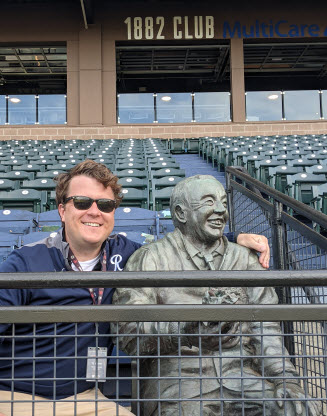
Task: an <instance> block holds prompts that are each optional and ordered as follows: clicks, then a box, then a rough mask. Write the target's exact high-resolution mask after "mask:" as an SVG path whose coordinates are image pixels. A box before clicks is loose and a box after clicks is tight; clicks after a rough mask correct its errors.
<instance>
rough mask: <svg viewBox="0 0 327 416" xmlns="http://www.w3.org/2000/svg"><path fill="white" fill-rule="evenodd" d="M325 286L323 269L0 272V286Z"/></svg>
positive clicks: (325, 274)
mask: <svg viewBox="0 0 327 416" xmlns="http://www.w3.org/2000/svg"><path fill="white" fill-rule="evenodd" d="M221 286H224V287H225V286H226V287H238V286H240V287H258V286H260V287H267V286H274V287H276V286H284V287H285V286H291V287H295V286H301V287H303V286H327V271H326V270H269V271H267V270H262V271H260V270H259V271H248V270H241V271H236V270H228V271H225V270H219V272H217V271H199V270H195V271H178V272H171V271H170V272H169V273H167V272H156V273H155V274H154V273H153V272H119V273H117V272H80V273H78V276H77V277H76V272H65V273H53V272H52V273H51V272H46V273H0V288H1V289H5V288H7V289H9V288H11V289H14V288H16V289H17V288H19V289H23V288H48V289H49V288H56V287H61V288H64V287H69V288H75V287H115V288H116V287H221Z"/></svg>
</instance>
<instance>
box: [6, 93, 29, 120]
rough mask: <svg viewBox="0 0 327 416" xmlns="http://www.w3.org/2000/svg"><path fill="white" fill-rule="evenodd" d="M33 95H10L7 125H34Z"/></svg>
mask: <svg viewBox="0 0 327 416" xmlns="http://www.w3.org/2000/svg"><path fill="white" fill-rule="evenodd" d="M35 114H36V99H35V95H10V96H9V101H8V116H9V124H35V121H36V118H35Z"/></svg>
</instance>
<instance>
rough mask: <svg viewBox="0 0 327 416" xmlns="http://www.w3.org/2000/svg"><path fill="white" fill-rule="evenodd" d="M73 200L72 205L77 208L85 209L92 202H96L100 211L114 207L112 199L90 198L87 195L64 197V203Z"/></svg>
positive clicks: (109, 210)
mask: <svg viewBox="0 0 327 416" xmlns="http://www.w3.org/2000/svg"><path fill="white" fill-rule="evenodd" d="M70 200H73V203H74V207H75V208H76V209H79V210H82V211H83V210H86V209H89V208H91V206H92V204H93V202H96V204H97V207H98V209H99V210H100V211H102V212H112V211H113V210H114V209H115V208H116V201H115V200H113V199H106V198H102V199H92V198H89V197H88V196H70V197H69V198H66V199H65V202H64V203H65V204H67V202H69V201H70Z"/></svg>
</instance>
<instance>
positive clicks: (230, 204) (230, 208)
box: [226, 171, 235, 232]
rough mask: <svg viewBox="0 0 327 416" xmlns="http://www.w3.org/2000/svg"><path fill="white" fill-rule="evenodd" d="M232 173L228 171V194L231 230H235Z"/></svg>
mask: <svg viewBox="0 0 327 416" xmlns="http://www.w3.org/2000/svg"><path fill="white" fill-rule="evenodd" d="M230 177H231V174H230V173H229V172H227V171H226V194H227V203H228V211H229V231H231V232H235V221H234V203H233V189H232V187H231V184H230Z"/></svg>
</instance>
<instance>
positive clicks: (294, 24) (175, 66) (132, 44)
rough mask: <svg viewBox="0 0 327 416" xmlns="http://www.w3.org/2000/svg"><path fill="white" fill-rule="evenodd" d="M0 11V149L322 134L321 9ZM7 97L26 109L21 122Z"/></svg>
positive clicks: (24, 0) (163, 4)
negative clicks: (53, 101) (15, 142)
mask: <svg viewBox="0 0 327 416" xmlns="http://www.w3.org/2000/svg"><path fill="white" fill-rule="evenodd" d="M1 7H2V12H1V17H2V19H1V20H2V24H1V26H0V39H1V43H0V95H1V98H0V112H1V114H2V116H1V117H0V118H1V120H0V123H1V124H2V125H1V126H0V139H2V140H8V139H88V138H91V139H108V138H130V137H133V138H147V137H158V138H168V139H169V138H175V137H180V138H189V137H201V136H240V135H246V136H251V135H273V134H277V135H285V134H299V135H300V134H320V133H326V129H327V123H326V121H325V118H326V117H327V24H326V20H325V16H326V13H327V6H326V5H318V4H317V3H315V4H309V3H308V2H295V1H294V2H287V4H286V3H285V2H278V1H277V2H274V4H269V6H268V5H266V4H263V3H262V2H252V3H251V5H249V4H245V3H239V2H235V1H230V2H228V3H223V4H222V3H221V2H217V1H216V2H213V1H207V2H205V3H203V2H200V1H192V0H191V1H188V2H186V1H159V0H154V1H136V2H134V1H127V0H121V1H119V2H118V1H95V0H94V1H92V0H80V1H78V0H69V1H62V0H58V1H50V0H46V1H38V0H30V1H29V0H19V1H18V0H6V1H4V2H2V5H1ZM16 95H17V96H19V97H20V98H19V99H20V100H21V99H22V97H23V98H24V97H25V96H27V95H28V96H30V97H32V98H31V100H30V104H26V102H25V108H22V109H21V116H20V111H18V110H16V108H15V103H14V102H12V101H11V100H12V99H13V98H15V96H16ZM45 95H47V96H48V95H49V96H51V95H52V96H53V97H54V96H61V97H64V98H63V99H62V100H61V104H60V105H59V107H60V111H59V110H58V114H59V113H60V112H61V113H60V114H61V116H60V117H51V116H50V117H44V116H43V115H42V114H43V113H42V112H41V110H42V108H43V107H42V105H43V104H42V102H45V103H46V100H45V98H44V96H45ZM35 97H36V99H35V100H34V98H35ZM25 98H26V97H25ZM42 100H43V101H42ZM23 101H24V100H23ZM18 104H19V103H18ZM29 105H30V106H31V107H28V106H29ZM18 106H19V105H18ZM27 107H28V108H29V110H28V111H29V113H30V114H32V117H27V116H26V111H27V110H26V108H27ZM59 107H58V108H59ZM44 108H45V109H46V108H47V111H45V113H49V112H50V113H51V108H52V107H51V105H48V107H47V105H46V104H44ZM28 111H27V112H28ZM56 111H57V110H56ZM14 113H15V117H14V116H13V114H14ZM34 113H35V114H36V115H35V116H34ZM45 113H44V114H45Z"/></svg>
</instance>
